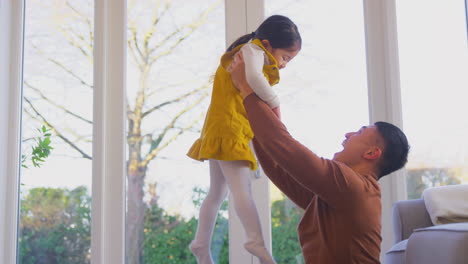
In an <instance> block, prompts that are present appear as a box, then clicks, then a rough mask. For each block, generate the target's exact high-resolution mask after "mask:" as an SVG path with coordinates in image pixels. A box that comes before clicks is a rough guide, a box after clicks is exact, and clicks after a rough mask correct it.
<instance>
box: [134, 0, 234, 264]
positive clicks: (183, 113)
mask: <svg viewBox="0 0 468 264" xmlns="http://www.w3.org/2000/svg"><path fill="white" fill-rule="evenodd" d="M224 31H225V30H224V5H223V1H213V0H204V1H196V2H190V3H189V2H187V1H183V0H178V1H171V2H167V3H165V4H161V3H159V2H158V1H145V2H142V1H134V2H129V5H128V49H127V54H128V55H127V56H128V59H127V62H128V63H127V73H128V79H127V80H128V81H127V118H128V126H127V135H128V137H127V150H128V155H127V164H128V165H127V220H126V222H127V223H126V225H127V237H126V240H127V244H126V247H127V248H126V254H127V263H129V264H130V263H132V264H134V263H196V260H195V258H194V257H193V256H192V254H191V252H190V251H189V249H188V245H189V243H190V242H191V240H192V239H193V237H194V235H195V231H196V227H197V220H198V209H199V206H200V203H201V201H203V199H204V197H205V195H206V192H207V190H208V184H209V171H208V163H207V162H204V163H202V162H197V161H193V160H191V159H190V158H188V157H187V156H186V153H187V152H188V150H189V148H190V146H191V144H192V143H193V142H194V141H195V139H196V138H198V137H199V131H200V130H201V127H202V125H203V121H204V117H205V113H206V110H207V106H208V103H209V101H210V94H211V87H212V81H211V79H212V76H213V75H214V73H215V71H216V68H217V66H218V63H219V59H220V57H221V55H222V53H223V52H224V50H225V40H224V37H225V33H224ZM226 210H227V207H226V206H223V209H222V210H221V211H220V214H219V216H218V220H217V225H216V230H215V231H216V232H215V235H214V237H213V243H212V252H213V258H214V259H215V261H216V263H228V257H229V256H228V247H227V245H228V216H227V211H226Z"/></svg>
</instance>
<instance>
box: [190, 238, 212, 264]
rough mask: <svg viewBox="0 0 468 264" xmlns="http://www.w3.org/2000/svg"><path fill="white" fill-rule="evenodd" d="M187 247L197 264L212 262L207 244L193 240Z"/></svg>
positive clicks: (209, 263) (210, 263)
mask: <svg viewBox="0 0 468 264" xmlns="http://www.w3.org/2000/svg"><path fill="white" fill-rule="evenodd" d="M189 249H190V251H191V252H192V254H193V255H194V256H195V258H196V259H197V263H198V264H213V263H214V262H213V258H212V257H211V252H210V247H209V246H208V245H206V244H205V245H203V244H198V243H196V242H194V241H192V243H190V245H189Z"/></svg>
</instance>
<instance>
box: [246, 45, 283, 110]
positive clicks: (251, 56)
mask: <svg viewBox="0 0 468 264" xmlns="http://www.w3.org/2000/svg"><path fill="white" fill-rule="evenodd" d="M241 51H242V55H243V57H244V62H245V75H246V78H247V82H248V83H249V85H250V87H252V89H253V91H254V92H255V93H256V94H257V95H258V96H259V97H260V98H261V99H262V100H263V101H265V102H266V103H267V104H268V105H269V106H270V108H275V107H278V106H279V104H280V102H279V98H278V96H277V95H276V94H275V92H274V91H273V89H272V88H271V86H270V83H268V80H267V79H266V77H265V75H264V74H263V66H264V64H265V55H264V54H265V52H264V51H263V50H262V49H261V48H260V47H258V46H257V45H255V44H251V43H247V44H245V45H244V46H242V48H241Z"/></svg>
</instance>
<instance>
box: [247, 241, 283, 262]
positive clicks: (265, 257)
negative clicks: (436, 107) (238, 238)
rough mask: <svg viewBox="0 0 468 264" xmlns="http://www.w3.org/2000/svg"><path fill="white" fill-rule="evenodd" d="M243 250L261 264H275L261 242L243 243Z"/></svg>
mask: <svg viewBox="0 0 468 264" xmlns="http://www.w3.org/2000/svg"><path fill="white" fill-rule="evenodd" d="M244 248H245V249H246V250H247V251H248V252H250V254H252V255H254V256H256V257H258V259H259V260H260V263H261V264H276V261H275V259H274V258H273V257H272V256H271V254H270V252H268V250H267V249H266V248H265V246H264V244H263V242H256V241H250V242H247V243H245V245H244Z"/></svg>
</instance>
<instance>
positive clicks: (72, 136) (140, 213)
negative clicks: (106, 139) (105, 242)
mask: <svg viewBox="0 0 468 264" xmlns="http://www.w3.org/2000/svg"><path fill="white" fill-rule="evenodd" d="M145 2H146V1H145ZM174 2H176V1H167V0H166V1H158V0H156V1H153V2H152V3H151V5H147V3H145V4H144V5H145V6H143V8H147V10H145V12H147V13H148V14H151V15H150V16H149V18H150V19H148V20H146V21H145V22H142V20H139V21H138V22H136V20H137V19H135V20H134V19H133V18H132V17H131V16H130V15H129V23H128V36H129V37H128V54H129V59H131V61H132V63H133V64H134V65H135V66H136V72H137V73H136V75H137V76H138V77H137V78H138V82H137V83H135V84H132V87H129V89H131V91H134V93H132V94H129V96H128V98H127V106H126V110H127V124H128V126H127V133H128V134H127V145H128V147H127V149H128V160H127V188H128V189H127V231H126V236H127V246H126V248H127V252H126V255H127V263H129V264H136V263H140V262H141V260H142V256H141V252H142V251H141V249H142V243H143V235H144V234H143V226H144V222H143V221H144V213H145V210H146V209H147V204H146V203H145V202H144V199H143V198H144V186H145V179H146V175H147V171H148V166H149V164H150V163H151V162H152V161H153V160H155V159H156V158H158V157H159V156H160V155H161V152H162V151H163V150H164V149H166V148H167V147H168V146H170V145H171V144H172V143H174V142H175V141H176V140H177V139H178V138H179V137H180V136H181V135H183V134H184V133H186V132H187V131H190V130H194V129H196V128H195V126H196V125H197V124H199V121H200V120H201V118H202V117H203V111H200V104H201V103H202V102H203V101H204V100H205V99H206V98H207V97H208V95H209V91H210V89H208V88H209V87H210V83H209V80H208V79H207V80H206V82H205V83H201V84H200V83H198V84H196V85H190V84H189V85H187V83H186V82H187V81H186V80H183V79H182V78H181V79H180V81H181V84H180V87H181V88H180V89H172V91H173V92H172V93H170V94H171V95H169V96H161V97H158V94H161V93H163V92H164V91H165V89H168V85H170V84H165V83H162V82H159V81H158V80H157V79H156V78H155V77H154V75H155V69H156V68H157V66H159V64H161V62H162V61H164V60H165V59H166V58H167V57H168V56H170V55H173V54H174V53H175V52H176V51H177V49H178V48H180V47H181V46H182V44H183V43H185V42H187V40H189V39H190V38H191V37H192V38H193V37H194V36H195V35H196V34H195V33H196V32H197V30H199V28H200V27H201V26H202V25H203V23H204V22H205V21H206V19H207V18H208V17H209V15H210V14H211V13H212V12H213V11H214V10H215V9H216V7H218V6H219V4H220V2H221V1H219V2H217V3H215V4H213V5H212V6H208V7H206V9H204V10H203V11H202V12H201V13H199V14H198V15H197V16H196V17H194V18H192V19H191V20H190V21H189V22H187V23H185V24H183V25H177V24H176V23H172V28H170V29H169V30H168V28H167V25H168V23H165V24H164V25H163V21H164V20H165V19H166V20H171V19H172V18H171V17H172V16H173V15H174V14H173V11H174V10H173V9H174V7H173V5H174ZM141 3H142V2H140V1H129V3H128V8H129V14H130V13H131V12H132V11H131V10H132V9H135V8H141V7H142V6H141ZM79 6H80V5H79V4H78V2H77V3H75V2H73V1H71V0H68V1H63V2H62V4H61V5H60V7H56V8H57V12H62V14H68V15H70V16H71V17H72V19H73V20H74V21H75V22H76V23H77V25H78V26H69V25H67V24H66V23H57V29H58V30H59V31H60V32H61V35H62V37H63V38H64V39H65V40H66V42H67V44H68V45H70V46H71V47H73V49H75V50H77V51H78V53H79V54H80V55H81V61H84V62H86V63H88V64H89V63H92V61H93V58H92V54H93V50H92V49H93V45H92V43H93V40H94V36H93V23H92V17H90V15H89V14H86V12H83V11H82V10H81V9H80V8H79ZM63 8H65V9H66V10H67V11H66V12H63ZM141 23H145V24H144V25H141ZM169 24H171V23H169ZM163 26H164V28H163V29H164V30H163V29H162V27H163ZM34 49H35V50H36V51H37V53H38V54H41V55H42V57H43V58H45V59H46V60H47V61H48V62H49V63H50V64H51V65H53V66H54V67H56V68H57V69H59V70H60V71H61V72H62V74H65V75H67V76H68V77H69V79H71V80H74V81H75V82H78V83H79V84H80V87H81V88H83V89H88V90H89V92H90V93H91V92H92V88H93V85H92V83H91V81H90V80H89V79H90V77H89V76H83V74H81V73H80V72H79V71H78V70H76V68H74V67H72V66H69V65H67V63H64V62H63V61H62V58H60V57H58V58H57V57H54V56H52V55H51V54H50V53H47V52H45V51H43V48H42V47H40V46H34ZM133 85H135V86H134V87H133ZM172 85H173V84H172ZM25 87H26V88H28V89H29V91H28V93H27V94H31V95H33V96H29V95H28V96H25V111H26V113H27V114H28V115H29V116H30V117H31V118H33V119H35V120H37V121H40V122H41V123H44V124H46V125H47V126H48V127H49V128H50V129H51V131H52V132H53V133H54V135H55V136H57V137H58V138H60V139H61V140H62V141H63V142H65V143H66V144H67V145H68V146H69V147H71V148H72V149H73V150H74V151H75V152H76V153H78V154H79V156H80V157H82V158H85V159H92V156H91V154H90V153H89V149H90V148H89V146H88V147H86V145H87V144H88V145H89V143H90V142H91V135H80V134H78V133H77V132H75V131H74V130H73V129H67V128H66V127H64V126H63V124H62V123H61V122H57V121H55V123H54V121H53V118H50V117H49V116H48V112H45V111H41V108H40V107H38V106H37V105H38V104H40V105H44V104H47V106H48V107H49V108H52V109H55V110H56V111H61V112H62V113H63V114H64V115H66V116H67V117H70V118H72V119H73V120H74V122H80V123H82V124H84V125H88V126H89V125H92V120H90V118H89V117H88V118H87V117H86V116H84V115H82V114H80V113H77V112H76V111H73V110H71V109H70V107H68V106H67V105H65V104H61V103H59V102H57V101H56V100H54V99H53V98H51V97H49V96H48V95H47V93H46V92H44V91H45V90H46V89H47V87H40V86H37V85H35V84H34V83H33V82H29V81H27V80H26V81H25ZM182 87H185V88H182ZM186 87H188V88H186ZM172 88H174V87H172ZM175 88H177V87H175ZM177 91H179V92H177ZM166 95H167V93H166ZM30 97H32V98H30ZM197 107H198V112H197V111H195V112H197V113H198V114H196V116H195V117H193V114H194V113H195V112H194V110H195V109H197ZM161 113H162V114H163V116H164V118H158V117H157V116H156V115H157V114H161ZM189 113H190V114H189ZM155 116H156V117H155ZM188 116H190V118H188ZM153 122H155V123H156V124H152V123H153ZM144 124H145V126H143V125H144ZM152 184H155V183H152ZM152 193H153V196H154V197H156V194H155V190H154V188H153V189H152ZM152 202H153V203H154V202H155V199H152Z"/></svg>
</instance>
